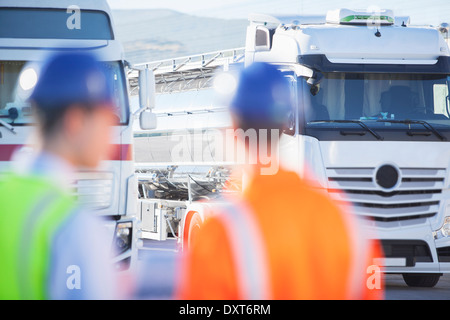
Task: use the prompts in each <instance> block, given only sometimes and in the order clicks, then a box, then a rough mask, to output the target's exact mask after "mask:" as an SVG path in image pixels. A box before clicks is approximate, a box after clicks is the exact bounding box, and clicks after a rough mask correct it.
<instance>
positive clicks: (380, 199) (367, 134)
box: [134, 9, 450, 287]
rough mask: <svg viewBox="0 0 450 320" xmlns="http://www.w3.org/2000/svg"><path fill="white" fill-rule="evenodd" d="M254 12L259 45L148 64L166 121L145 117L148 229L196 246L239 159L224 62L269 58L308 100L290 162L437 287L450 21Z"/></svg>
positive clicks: (449, 247)
mask: <svg viewBox="0 0 450 320" xmlns="http://www.w3.org/2000/svg"><path fill="white" fill-rule="evenodd" d="M249 20H250V24H249V26H248V30H247V41H246V47H245V48H241V49H236V50H228V51H221V52H216V53H212V54H203V55H198V56H192V57H184V58H179V59H172V60H167V61H158V62H152V63H148V64H143V65H140V66H138V67H139V68H142V69H146V70H149V72H151V71H153V73H154V75H155V79H156V93H157V96H156V106H155V107H154V109H153V110H152V112H149V111H146V113H148V114H150V113H151V114H152V116H153V117H149V118H152V120H151V121H150V122H152V124H151V125H149V127H148V128H150V127H152V126H154V125H155V123H154V121H155V119H154V118H155V117H156V118H157V122H158V123H157V126H156V129H154V130H142V129H145V123H144V124H143V127H142V128H141V129H139V128H136V129H135V130H136V131H135V157H136V172H137V175H138V176H139V188H140V189H139V191H140V200H139V217H140V219H141V221H142V227H141V230H140V237H142V238H149V239H156V240H165V239H167V237H168V236H176V237H178V239H179V240H180V242H181V243H182V244H183V245H188V243H189V239H190V238H191V237H192V235H193V234H195V231H196V230H198V228H199V227H200V226H201V222H202V221H203V219H204V217H205V215H206V214H207V212H208V206H211V205H213V203H214V201H211V199H214V195H216V194H220V191H221V190H223V189H222V185H223V182H224V180H225V179H226V177H227V176H229V174H228V173H229V168H230V167H229V165H230V164H231V163H230V162H228V161H226V160H227V158H224V157H219V156H218V155H219V154H220V152H217V150H218V149H217V146H215V145H213V144H214V140H216V141H218V140H220V138H221V136H222V134H221V133H222V132H223V131H224V130H226V128H229V127H230V125H231V122H230V118H229V115H228V112H227V109H226V106H225V105H221V104H220V103H217V102H216V101H215V100H214V90H213V83H214V81H215V80H214V79H217V78H214V74H215V73H216V72H218V71H223V72H227V71H229V70H233V68H235V67H241V66H242V65H248V64H250V63H252V62H254V61H265V62H269V63H272V64H275V65H277V66H278V67H279V68H280V70H282V71H283V72H284V73H285V75H286V77H287V78H288V79H289V80H290V83H291V89H292V92H291V95H292V99H293V101H294V104H295V106H296V107H295V110H294V117H293V118H292V123H291V129H290V130H289V131H286V132H285V134H284V135H283V137H282V143H281V161H282V162H283V165H284V166H286V167H288V168H290V169H292V170H295V171H296V172H298V173H299V174H300V175H302V176H304V177H305V178H307V179H309V178H308V177H311V176H313V177H314V182H315V183H316V184H317V185H318V186H320V187H321V188H323V189H325V190H327V191H328V192H329V194H330V195H332V196H333V197H334V198H335V199H336V200H337V201H349V202H350V203H351V204H352V208H353V212H354V214H356V215H358V216H359V217H361V218H362V219H364V220H367V223H368V224H369V226H370V228H371V229H373V231H374V234H376V235H377V237H378V238H379V239H380V240H381V243H382V245H383V249H384V254H385V257H384V259H382V260H381V261H382V262H381V263H382V265H381V267H382V270H383V272H386V273H398V274H402V275H403V278H404V280H405V282H406V283H407V284H408V285H409V286H428V287H432V286H434V285H435V284H436V283H437V282H438V280H439V278H440V276H441V275H442V274H443V273H450V190H449V184H450V142H449V141H450V107H449V84H450V52H449V48H448V45H447V43H446V41H445V39H444V37H443V36H442V35H441V34H440V32H439V31H441V33H442V34H445V32H447V35H448V28H447V26H446V25H444V24H443V25H441V28H432V27H414V26H412V25H411V24H410V22H409V18H408V17H395V16H394V14H393V12H392V11H390V10H381V11H378V12H375V13H373V12H368V11H352V10H347V9H340V10H336V11H331V12H328V14H327V15H326V17H323V18H322V19H319V20H317V19H316V20H314V19H312V20H311V19H307V18H304V17H284V18H276V17H272V16H267V15H252V16H250V18H249ZM134 77H137V75H135V76H134ZM180 129H182V130H180ZM222 137H223V136H222ZM180 155H181V156H180ZM307 172H309V173H312V174H311V175H307V174H306V173H307ZM268 196H270V195H268ZM208 199H209V201H208ZM199 200H200V201H199ZM292 201H296V200H295V199H292ZM317 214H320V212H318V213H317ZM287 223H288V222H287ZM176 225H178V226H179V228H178V229H177V228H176Z"/></svg>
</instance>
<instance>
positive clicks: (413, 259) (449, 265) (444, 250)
mask: <svg viewBox="0 0 450 320" xmlns="http://www.w3.org/2000/svg"><path fill="white" fill-rule="evenodd" d="M370 229H372V230H371V232H373V233H372V234H376V238H377V239H379V240H380V241H381V244H382V246H383V251H384V257H383V258H380V259H376V261H375V262H374V264H377V265H379V266H380V268H381V270H382V272H384V273H450V238H442V239H437V240H436V239H435V238H434V235H433V231H432V230H431V228H430V225H429V223H428V222H426V221H425V222H424V223H423V224H420V225H415V226H410V227H402V228H394V227H393V228H376V227H372V228H370Z"/></svg>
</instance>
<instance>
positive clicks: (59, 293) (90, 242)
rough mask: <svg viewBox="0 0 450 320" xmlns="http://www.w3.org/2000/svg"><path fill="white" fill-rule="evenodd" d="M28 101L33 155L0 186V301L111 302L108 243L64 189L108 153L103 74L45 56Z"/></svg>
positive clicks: (80, 57)
mask: <svg viewBox="0 0 450 320" xmlns="http://www.w3.org/2000/svg"><path fill="white" fill-rule="evenodd" d="M29 101H30V103H31V105H32V108H33V111H34V113H35V118H36V122H37V133H36V134H37V135H38V136H39V138H40V148H39V152H37V156H36V157H34V158H33V160H32V161H30V163H29V165H28V166H27V167H26V168H20V170H13V172H10V173H8V174H6V175H5V176H4V177H3V178H2V179H0V207H1V210H0V255H1V257H2V263H1V264H0V299H115V298H119V296H118V295H117V291H118V290H117V286H116V283H117V282H116V279H115V276H114V274H113V271H112V269H111V264H110V254H111V243H110V239H108V238H107V237H106V235H105V234H103V228H104V227H103V224H102V223H101V222H100V221H99V220H97V218H96V217H95V216H94V215H91V214H90V213H89V212H85V211H84V210H82V209H80V208H79V207H78V206H77V204H76V203H75V202H74V199H73V198H72V196H71V195H70V189H69V184H70V182H71V181H72V179H73V174H74V173H75V171H76V170H77V169H79V168H84V169H89V170H92V169H95V168H96V167H97V165H98V164H99V161H100V160H102V159H104V158H105V156H106V154H107V153H108V152H109V141H110V132H111V126H112V125H113V124H114V121H116V116H115V113H114V111H115V106H114V99H113V92H112V90H111V86H110V84H109V79H108V77H107V73H106V72H105V70H104V69H103V67H102V64H101V63H100V62H99V61H98V60H97V59H96V57H95V56H93V55H91V54H87V53H78V52H64V53H59V54H55V55H52V56H51V57H49V58H48V59H47V60H46V61H45V63H44V64H43V66H42V69H41V71H40V76H39V79H38V81H37V84H36V86H35V88H34V90H33V92H32V94H31V96H30V99H29Z"/></svg>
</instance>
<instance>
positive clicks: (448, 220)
mask: <svg viewBox="0 0 450 320" xmlns="http://www.w3.org/2000/svg"><path fill="white" fill-rule="evenodd" d="M444 237H450V217H445V219H444V224H443V225H442V227H441V228H440V229H439V230H436V231H435V232H434V238H435V239H440V238H444Z"/></svg>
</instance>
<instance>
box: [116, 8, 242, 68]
mask: <svg viewBox="0 0 450 320" xmlns="http://www.w3.org/2000/svg"><path fill="white" fill-rule="evenodd" d="M113 18H114V22H115V24H116V36H117V38H118V39H119V40H120V41H121V42H122V44H123V46H124V48H125V54H126V59H127V60H128V61H130V62H131V63H140V62H147V61H155V60H162V59H169V58H175V57H181V56H186V55H192V54H198V53H203V52H210V51H217V50H223V49H232V48H238V47H243V46H245V35H246V27H247V25H248V21H246V20H222V19H215V18H204V17H197V16H191V15H187V14H183V13H179V12H176V11H172V10H164V9H158V10H114V11H113Z"/></svg>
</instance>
